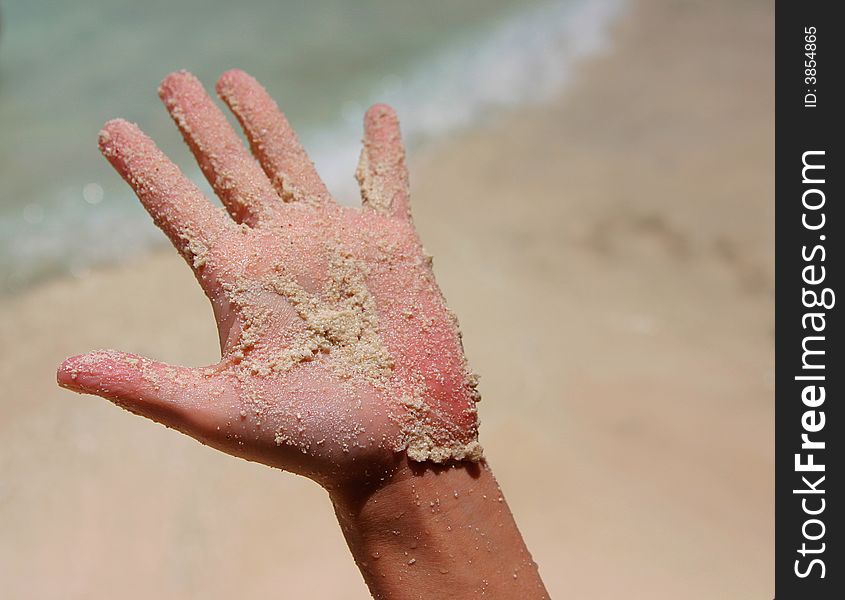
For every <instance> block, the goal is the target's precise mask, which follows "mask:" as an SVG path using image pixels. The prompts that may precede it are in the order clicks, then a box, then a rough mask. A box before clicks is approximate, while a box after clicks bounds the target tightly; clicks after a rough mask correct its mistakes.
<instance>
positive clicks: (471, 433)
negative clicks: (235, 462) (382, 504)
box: [58, 71, 481, 487]
mask: <svg viewBox="0 0 845 600" xmlns="http://www.w3.org/2000/svg"><path fill="white" fill-rule="evenodd" d="M217 92H218V94H219V95H220V97H221V98H222V99H223V101H224V102H225V103H226V104H227V105H228V107H229V108H230V109H231V110H232V112H233V113H234V114H235V116H236V117H237V119H238V121H239V122H240V124H241V125H242V127H243V129H244V132H245V134H246V137H247V139H248V140H249V143H250V146H251V149H252V156H251V155H250V154H249V153H248V152H247V151H246V149H245V148H244V146H243V145H242V144H241V142H240V140H239V138H238V136H237V135H236V134H235V132H234V131H233V130H232V129H231V128H230V126H229V124H228V123H227V121H226V118H225V116H224V115H223V113H222V112H221V111H220V110H219V109H218V108H217V107H216V106H215V105H214V103H213V102H212V101H211V99H210V98H209V97H208V95H207V94H206V93H205V91H204V89H203V87H202V85H201V84H200V83H199V81H198V80H197V79H196V78H195V77H193V76H192V75H191V74H189V73H187V72H178V73H173V74H171V75H170V76H168V77H167V78H166V79H165V80H164V82H163V83H162V84H161V87H160V89H159V95H160V96H161V98H162V100H163V101H164V103H165V105H166V107H167V109H168V111H169V112H170V114H171V116H172V117H173V119H174V121H175V122H176V124H177V125H178V127H179V129H180V130H181V132H182V134H183V136H184V138H185V141H186V142H187V143H188V145H189V146H190V148H191V150H192V152H193V154H194V156H195V157H196V159H197V162H198V163H199V165H200V167H201V169H202V171H203V173H204V175H205V177H206V178H207V179H208V181H209V182H210V183H211V185H212V187H213V188H214V191H215V192H216V193H217V195H218V196H219V197H220V199H221V201H222V202H223V205H224V206H225V209H226V211H228V215H226V213H225V212H224V211H223V210H218V209H216V208H214V206H213V205H212V204H211V202H210V201H209V200H208V199H207V198H205V197H204V196H203V194H202V193H201V192H200V191H199V190H198V189H197V187H196V186H195V185H194V184H193V183H191V181H189V180H188V179H187V178H186V177H185V176H184V175H183V174H182V173H181V172H180V171H179V169H178V167H176V166H175V165H174V164H173V163H172V162H170V161H169V160H168V159H167V157H165V156H164V155H163V154H162V153H161V151H160V150H159V149H158V148H157V147H156V146H155V144H154V143H153V142H152V140H150V139H149V138H148V137H147V136H146V135H144V134H143V133H142V132H141V131H140V129H138V127H137V126H135V125H133V124H130V123H127V122H126V121H122V120H115V121H110V122H109V123H107V124H106V125H105V127H104V128H103V130H102V131H101V132H100V149H101V151H102V153H103V154H104V155H105V157H106V158H107V159H108V160H109V162H111V164H112V165H113V166H114V168H115V169H116V170H117V171H118V172H119V173H120V174H121V175H122V176H123V178H124V179H125V180H126V181H127V182H128V183H129V185H131V186H132V188H133V189H134V190H135V192H136V194H137V195H138V198H139V199H140V200H141V202H142V203H143V205H144V207H145V208H146V209H147V211H148V212H149V213H150V215H151V216H152V217H153V220H154V221H155V223H156V224H157V225H158V226H159V227H160V228H161V229H162V230H163V231H164V233H165V234H166V235H167V236H168V237H169V238H170V240H171V242H172V243H173V245H174V246H175V247H176V248H177V249H178V250H179V252H180V253H181V254H182V255H183V256H184V258H185V260H186V261H187V262H188V264H189V265H190V266H191V267H192V268H193V270H194V273H195V275H196V277H197V279H198V281H199V283H200V285H201V286H202V288H203V290H204V291H205V293H206V295H207V296H208V297H209V299H210V300H211V303H212V305H213V308H214V315H215V318H216V320H217V326H218V331H219V336H220V345H221V349H222V358H221V360H220V362H219V363H217V364H215V365H212V366H209V367H204V368H188V367H178V366H169V365H166V364H162V363H159V362H156V361H154V360H151V359H148V358H142V357H139V356H135V355H132V354H125V353H119V352H115V351H99V352H94V353H91V354H87V355H83V356H77V357H73V358H70V359H68V360H66V361H65V362H64V363H63V364H62V365H61V367H60V368H59V371H58V381H59V384H60V385H62V386H64V387H66V388H69V389H72V390H75V391H78V392H84V393H91V394H97V395H99V396H102V397H104V398H107V399H109V400H111V401H113V402H114V403H115V404H118V405H119V406H122V407H123V408H126V409H127V410H129V411H131V412H133V413H136V414H140V415H143V416H146V417H149V418H151V419H153V420H155V421H159V422H161V423H164V424H165V425H167V426H169V427H173V428H175V429H178V430H180V431H182V432H184V433H186V434H188V435H191V436H193V437H195V438H196V439H198V440H200V441H201V442H203V443H205V444H208V445H210V446H214V447H216V448H218V449H220V450H223V451H224V452H228V453H230V454H233V455H236V456H241V457H244V458H247V459H250V460H256V461H260V462H263V463H266V464H268V465H271V466H275V467H280V468H283V469H287V470H291V471H295V472H298V473H301V474H304V475H307V476H310V477H312V478H313V479H315V480H317V481H318V482H320V483H322V484H323V485H325V486H327V487H332V486H334V485H337V484H339V483H342V482H344V481H346V480H348V479H350V478H354V479H357V478H360V477H362V476H373V475H377V474H378V473H380V472H383V470H384V469H385V468H390V467H391V465H394V464H397V461H399V460H404V458H403V453H405V454H406V455H407V457H408V458H410V459H411V460H413V461H434V462H444V461H447V460H451V459H455V460H462V459H471V460H477V459H479V458H480V455H481V448H480V446H479V445H478V442H477V441H476V438H477V420H476V411H475V402H476V401H477V400H478V396H477V394H476V392H475V378H474V376H473V375H472V374H471V373H470V372H469V371H468V369H467V365H466V362H465V359H464V355H463V350H462V347H461V341H460V333H459V331H458V327H457V323H456V321H455V319H454V317H453V316H452V314H451V313H450V312H449V310H448V309H447V308H446V306H445V304H444V300H443V296H442V295H441V293H440V290H439V289H438V287H437V284H436V283H435V280H434V275H433V273H432V269H431V261H430V259H429V258H428V257H427V256H426V254H425V252H424V250H423V248H422V246H421V244H420V241H419V238H418V237H417V233H416V231H415V229H414V226H413V224H412V222H411V218H410V212H409V203H408V181H407V172H406V170H405V164H404V151H403V147H402V143H401V140H400V136H399V126H398V122H397V120H396V116H395V114H394V112H393V110H392V109H390V108H389V107H387V106H384V105H377V106H374V107H372V108H371V109H370V110H369V111H368V112H367V114H366V116H365V119H364V150H363V152H362V154H361V161H360V164H359V166H358V171H357V178H358V181H359V182H360V184H361V191H362V196H363V206H362V208H360V209H358V208H350V207H344V206H340V205H338V204H337V203H336V202H335V201H334V200H333V199H332V198H331V196H330V194H329V193H328V191H327V189H326V187H325V185H324V184H323V182H322V181H321V180H320V178H319V176H318V175H317V173H316V171H315V169H314V166H313V165H312V163H311V162H310V160H309V159H308V157H307V156H306V154H305V152H304V150H303V149H302V147H301V146H300V144H299V142H298V140H297V138H296V136H295V134H294V132H293V131H292V129H291V128H290V126H289V124H288V122H287V121H286V119H285V117H284V116H283V115H282V113H281V112H280V111H279V109H278V108H277V106H276V105H275V103H274V102H273V100H272V99H271V98H270V97H269V96H268V94H267V92H266V91H265V90H264V89H263V88H262V87H261V85H260V84H258V82H256V81H255V80H254V79H253V78H251V77H250V76H249V75H247V74H245V73H243V72H241V71H229V72H227V73H225V74H224V75H223V76H222V77H221V78H220V80H219V81H218V84H217ZM253 156H254V158H253Z"/></svg>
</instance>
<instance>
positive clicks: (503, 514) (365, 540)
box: [332, 460, 548, 600]
mask: <svg viewBox="0 0 845 600" xmlns="http://www.w3.org/2000/svg"><path fill="white" fill-rule="evenodd" d="M332 500H333V502H334V505H335V511H336V513H337V516H338V520H339V521H340V524H341V527H342V528H343V533H344V535H345V536H346V540H347V542H348V543H349V547H350V549H351V550H352V554H353V555H354V557H355V562H356V563H357V564H358V567H359V568H360V569H361V573H362V574H363V575H364V579H365V580H366V582H367V585H368V586H369V587H370V591H371V592H372V593H373V595H374V596H375V597H376V598H379V599H381V598H389V599H390V600H395V599H406V598H407V599H411V598H425V599H436V598H450V599H462V598H478V597H484V598H520V599H529V600H530V599H533V598H547V597H548V594H547V592H546V590H545V588H544V586H543V582H542V581H541V580H540V576H539V574H538V572H537V566H536V564H535V563H534V562H533V560H532V559H531V555H530V554H529V552H528V549H527V548H526V547H525V543H524V542H523V540H522V536H521V535H520V533H519V530H518V529H517V527H516V523H515V522H514V519H513V515H511V512H510V510H509V509H508V506H507V503H506V502H505V500H504V497H503V496H502V493H501V490H500V489H499V486H498V484H497V483H496V480H495V478H494V477H493V474H492V472H491V471H490V468H489V466H488V465H487V464H486V463H485V462H481V463H478V464H475V463H460V464H457V465H455V466H452V467H441V468H433V467H428V466H426V467H423V466H420V465H419V464H418V463H411V462H410V461H404V460H403V462H402V464H401V466H400V467H399V469H398V470H397V471H396V472H395V473H394V474H393V475H392V476H391V477H390V479H389V480H387V481H386V482H384V483H380V484H379V485H374V486H373V487H372V488H370V489H357V490H355V491H353V492H348V491H347V492H346V493H343V494H341V493H334V494H332Z"/></svg>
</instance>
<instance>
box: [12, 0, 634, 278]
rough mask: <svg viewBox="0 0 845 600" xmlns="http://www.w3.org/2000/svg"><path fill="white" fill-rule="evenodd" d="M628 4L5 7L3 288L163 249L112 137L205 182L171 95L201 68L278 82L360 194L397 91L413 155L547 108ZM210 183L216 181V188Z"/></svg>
mask: <svg viewBox="0 0 845 600" xmlns="http://www.w3.org/2000/svg"><path fill="white" fill-rule="evenodd" d="M620 3H621V0H558V1H543V0H534V1H522V2H517V1H516V0H466V1H457V0H429V1H427V2H410V1H409V2H398V1H391V0H356V1H354V2H353V1H351V0H321V1H312V2H297V3H293V2H290V3H288V2H279V1H272V0H258V1H253V2H244V3H234V2H221V1H217V0H213V1H210V0H202V1H200V0H189V1H183V2H172V1H170V2H165V1H160V0H155V1H145V2H138V1H137V0H131V1H130V0H77V1H74V2H44V1H38V0H35V1H33V0H17V1H15V2H9V1H6V2H2V1H0V17H1V18H2V31H0V184H2V185H0V292H9V291H14V290H18V289H22V288H23V287H25V286H27V285H29V284H31V283H32V282H34V281H37V280H40V279H43V278H46V277H51V276H56V275H65V274H72V275H81V274H83V273H84V272H85V270H86V269H88V268H90V267H91V266H93V265H97V264H105V263H109V262H114V261H120V260H125V259H127V258H129V257H132V256H135V255H137V254H138V253H141V252H144V251H146V250H148V249H149V248H151V247H154V246H156V245H158V244H161V243H162V242H163V240H164V238H163V236H162V235H161V234H160V233H159V232H158V231H157V230H156V229H155V227H154V226H153V225H152V223H151V222H150V220H149V218H148V217H147V216H146V214H145V213H144V212H143V210H142V209H141V208H140V206H139V204H138V203H137V201H135V200H134V198H133V197H132V194H131V192H130V191H129V190H128V188H127V187H126V186H125V184H123V182H122V181H121V180H120V179H119V177H118V176H117V175H116V174H115V173H113V172H112V171H111V168H110V167H109V166H108V164H107V163H106V162H105V161H104V160H103V159H102V158H101V157H100V155H99V153H98V151H97V147H96V137H97V132H98V131H99V128H100V126H101V125H102V124H103V123H104V122H105V121H106V120H108V119H110V118H112V117H116V116H121V117H125V118H128V119H130V120H133V121H135V122H137V123H139V124H140V125H141V127H142V128H143V129H144V130H145V131H147V133H149V134H150V135H151V136H152V137H153V138H154V139H156V141H157V142H158V143H159V145H160V146H161V147H162V149H163V150H164V151H165V152H166V153H168V154H169V155H170V156H171V157H172V158H173V159H174V160H175V161H176V162H177V163H178V164H179V165H180V166H182V168H183V169H184V170H185V171H186V173H187V174H188V175H189V176H190V177H192V178H193V179H195V180H196V181H197V182H198V183H200V182H201V183H202V186H203V189H206V190H208V187H207V186H206V185H205V183H204V181H202V177H201V176H200V174H199V171H198V169H197V168H196V167H195V166H194V163H193V160H192V159H191V157H190V155H189V153H188V151H187V150H186V149H185V148H184V146H183V145H182V143H181V138H180V136H179V134H178V132H177V130H176V129H175V127H174V126H172V125H171V122H170V120H169V117H168V116H167V113H166V112H165V111H164V109H163V108H162V106H161V105H160V103H159V101H158V98H157V97H156V88H157V86H158V82H159V81H160V80H161V79H162V77H163V76H164V75H166V74H167V73H168V72H170V71H173V70H175V69H180V68H187V69H188V70H190V71H192V72H193V73H194V74H196V75H197V76H198V77H199V78H200V79H201V80H202V81H203V82H205V83H206V85H207V87H208V88H210V89H211V88H213V85H214V81H215V80H216V78H217V76H218V75H219V74H220V73H221V72H223V71H224V70H226V69H228V68H231V67H235V66H237V67H240V68H243V69H244V70H246V71H249V72H250V73H252V74H253V75H255V76H256V77H257V78H258V79H259V80H261V81H262V83H264V85H265V86H266V87H267V88H268V90H269V91H270V93H271V94H273V96H274V97H275V98H276V99H277V101H278V102H279V104H280V105H281V106H282V108H283V109H284V110H285V112H286V113H287V115H288V118H289V119H290V120H291V122H292V123H293V124H294V126H295V127H296V128H297V130H298V131H299V132H300V135H301V137H302V138H303V141H304V143H305V144H306V146H307V147H308V149H309V151H310V152H311V154H312V156H313V158H314V159H315V162H316V163H317V166H318V168H319V169H320V170H321V173H323V175H324V177H325V178H326V180H327V183H328V185H329V187H330V188H331V189H332V190H333V191H334V192H335V194H336V195H337V196H338V197H339V198H340V199H341V201H345V202H355V201H356V192H355V190H354V187H353V184H354V182H353V180H352V174H353V172H354V168H355V164H356V159H357V153H358V140H359V138H360V120H361V117H362V114H363V111H364V109H365V108H366V106H368V105H369V104H371V103H372V102H374V101H387V102H389V103H391V104H393V105H394V106H395V107H396V108H397V110H398V111H399V114H400V118H401V119H402V124H403V129H404V132H405V135H406V137H407V138H408V140H409V143H410V146H411V151H413V149H414V148H418V147H419V146H420V145H421V144H425V143H426V140H429V139H431V138H432V137H435V136H441V135H446V134H448V133H449V132H451V131H454V130H456V129H461V128H465V127H471V126H473V125H475V124H477V123H479V122H481V121H483V120H484V119H485V118H486V117H487V116H489V115H490V114H495V111H497V110H500V109H502V108H506V107H509V106H514V105H518V104H522V103H526V102H538V101H542V100H543V99H544V98H546V97H548V96H549V95H550V94H553V93H555V92H556V91H557V90H558V89H560V88H561V87H562V86H563V85H565V84H566V83H567V80H568V77H569V72H570V70H571V65H572V64H573V63H574V61H576V60H578V59H579V58H580V57H581V56H583V55H585V54H589V53H591V52H594V51H595V50H596V49H598V48H600V47H601V46H602V44H603V43H604V42H605V37H606V30H607V26H608V25H609V23H610V22H611V21H612V19H613V17H614V16H615V15H616V14H617V12H618V9H619V5H620ZM209 193H210V191H209Z"/></svg>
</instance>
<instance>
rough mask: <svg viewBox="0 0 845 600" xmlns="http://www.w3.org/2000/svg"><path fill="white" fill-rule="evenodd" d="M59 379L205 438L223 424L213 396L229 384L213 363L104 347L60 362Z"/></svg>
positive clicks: (73, 388)
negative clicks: (175, 361)
mask: <svg viewBox="0 0 845 600" xmlns="http://www.w3.org/2000/svg"><path fill="white" fill-rule="evenodd" d="M56 379H57V381H58V383H59V385H60V386H61V387H63V388H67V389H69V390H72V391H74V392H79V393H83V394H95V395H97V396H101V397H102V398H105V399H107V400H110V401H112V402H114V403H115V404H117V405H118V406H120V407H122V408H125V409H126V410H128V411H130V412H132V413H135V414H138V415H142V416H144V417H147V418H149V419H152V420H153V421H157V422H159V423H162V424H164V425H166V426H168V427H173V428H175V429H178V430H180V431H183V432H184V433H187V434H189V435H191V436H193V437H196V438H198V439H200V440H202V439H203V438H206V437H207V436H208V435H210V434H211V432H213V431H215V430H216V429H217V426H218V425H219V421H220V418H219V415H218V414H217V411H216V410H215V408H214V405H218V406H219V403H217V402H211V401H210V400H211V399H212V397H218V396H222V395H223V394H224V393H225V392H226V390H225V389H223V388H224V387H225V385H224V382H223V381H222V380H221V378H217V377H215V372H214V371H213V370H212V369H196V368H189V367H179V366H172V365H168V364H165V363H161V362H157V361H154V360H151V359H149V358H144V357H141V356H137V355H134V354H127V353H124V352H117V351H114V350H99V351H96V352H92V353H90V354H83V355H80V356H73V357H71V358H68V359H66V360H65V361H64V362H63V363H62V364H61V366H59V369H58V372H57V373H56Z"/></svg>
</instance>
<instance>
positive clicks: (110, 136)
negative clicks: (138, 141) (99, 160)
mask: <svg viewBox="0 0 845 600" xmlns="http://www.w3.org/2000/svg"><path fill="white" fill-rule="evenodd" d="M139 136H140V137H144V133H143V132H142V131H141V128H140V127H138V125H136V124H135V123H131V122H129V121H127V120H126V119H111V120H110V121H107V122H106V124H105V125H103V128H102V129H100V134H99V136H98V138H97V141H98V145H99V147H100V152H102V153H103V155H104V156H106V157H110V156H112V155H113V154H114V153H115V149H116V148H117V147H118V146H121V147H122V146H126V145H127V143H128V142H130V141H131V140H132V139H133V138H138V137H139Z"/></svg>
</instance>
